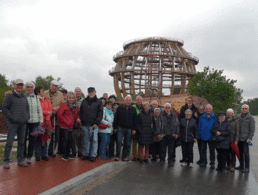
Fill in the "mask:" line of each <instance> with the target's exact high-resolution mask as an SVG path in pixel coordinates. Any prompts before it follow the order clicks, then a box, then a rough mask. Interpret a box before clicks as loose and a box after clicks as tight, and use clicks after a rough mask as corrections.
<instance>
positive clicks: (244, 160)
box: [236, 104, 255, 173]
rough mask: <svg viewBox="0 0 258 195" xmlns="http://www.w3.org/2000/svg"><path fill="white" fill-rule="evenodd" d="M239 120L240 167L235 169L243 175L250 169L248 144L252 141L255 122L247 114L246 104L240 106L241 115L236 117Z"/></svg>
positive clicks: (247, 107) (248, 113)
mask: <svg viewBox="0 0 258 195" xmlns="http://www.w3.org/2000/svg"><path fill="white" fill-rule="evenodd" d="M237 119H238V120H239V142H238V147H239V153H240V166H239V167H236V169H237V170H242V172H243V173H249V168H250V155H249V142H251V141H252V138H253V136H254V132H255V120H254V117H253V116H252V115H251V114H250V112H249V106H248V105H247V104H244V105H242V113H241V114H239V115H238V117H237Z"/></svg>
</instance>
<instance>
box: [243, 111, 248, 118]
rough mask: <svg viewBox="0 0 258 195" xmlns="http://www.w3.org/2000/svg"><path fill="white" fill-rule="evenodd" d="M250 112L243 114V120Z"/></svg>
mask: <svg viewBox="0 0 258 195" xmlns="http://www.w3.org/2000/svg"><path fill="white" fill-rule="evenodd" d="M248 113H249V112H247V113H246V114H243V113H242V114H241V118H245V117H246V116H247V115H248Z"/></svg>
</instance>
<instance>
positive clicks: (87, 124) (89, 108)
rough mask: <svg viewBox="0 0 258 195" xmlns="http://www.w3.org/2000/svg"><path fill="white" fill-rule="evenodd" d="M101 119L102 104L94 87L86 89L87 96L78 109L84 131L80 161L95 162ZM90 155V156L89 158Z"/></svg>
mask: <svg viewBox="0 0 258 195" xmlns="http://www.w3.org/2000/svg"><path fill="white" fill-rule="evenodd" d="M102 117H103V104H102V102H101V100H100V99H98V98H97V96H96V91H95V88H94V87H89V88H88V96H87V98H85V99H84V100H83V101H82V104H81V107H80V118H81V122H82V128H83V130H84V131H85V137H84V149H83V152H84V154H83V157H82V160H87V159H90V161H92V162H95V161H96V156H97V151H98V130H99V129H98V125H99V124H100V122H101V121H102ZM92 134H93V142H92V147H91V152H90V145H91V144H90V138H91V135H92ZM90 154H91V156H90Z"/></svg>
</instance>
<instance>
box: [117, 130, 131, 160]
mask: <svg viewBox="0 0 258 195" xmlns="http://www.w3.org/2000/svg"><path fill="white" fill-rule="evenodd" d="M131 136H132V129H131V128H124V127H118V129H117V145H118V147H117V152H116V157H118V158H120V155H121V147H122V145H123V144H122V143H123V138H124V145H123V152H122V159H125V158H128V156H129V152H130V146H131Z"/></svg>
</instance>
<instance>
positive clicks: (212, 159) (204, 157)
mask: <svg viewBox="0 0 258 195" xmlns="http://www.w3.org/2000/svg"><path fill="white" fill-rule="evenodd" d="M207 145H209V149H210V165H214V164H215V148H214V145H213V144H212V143H211V142H209V141H203V140H202V146H201V147H202V151H201V154H202V155H201V156H202V162H201V163H203V164H207Z"/></svg>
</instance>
